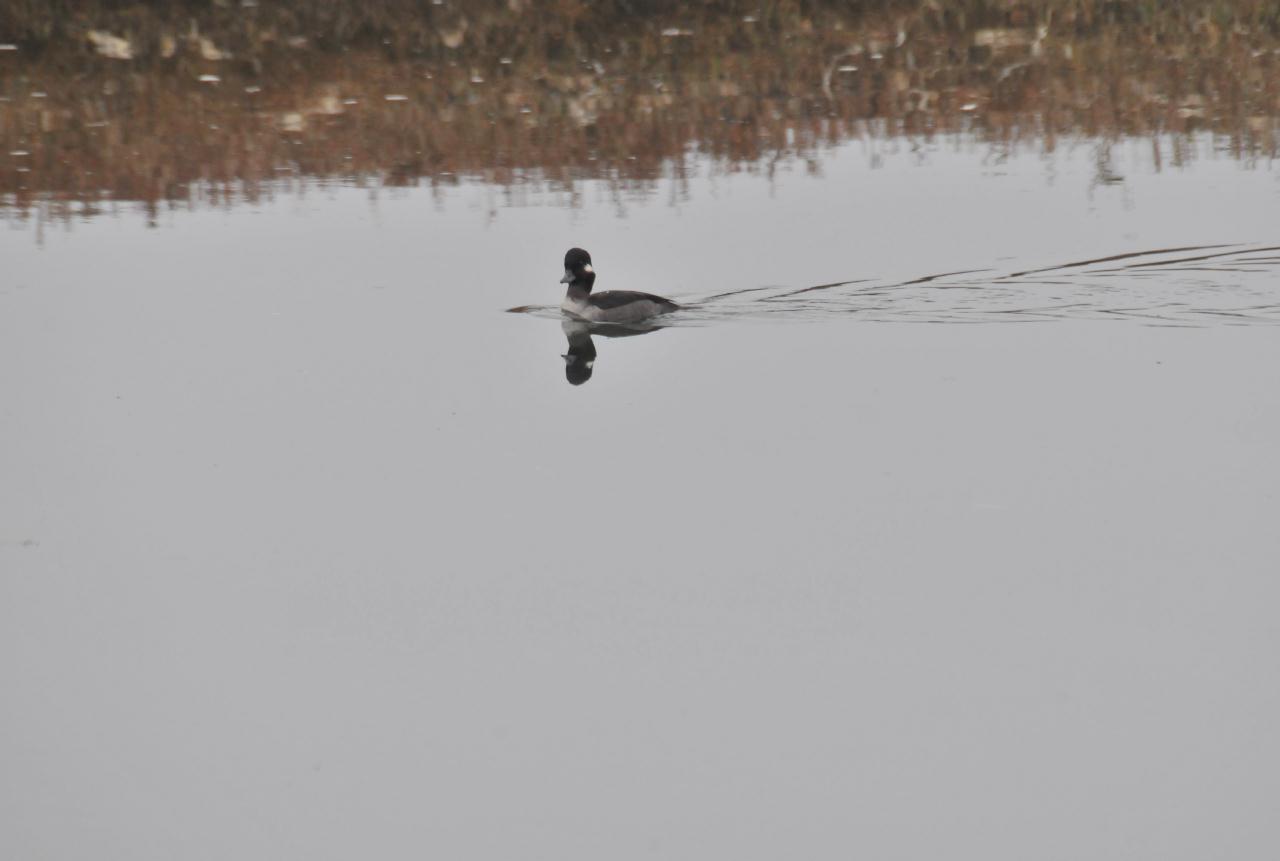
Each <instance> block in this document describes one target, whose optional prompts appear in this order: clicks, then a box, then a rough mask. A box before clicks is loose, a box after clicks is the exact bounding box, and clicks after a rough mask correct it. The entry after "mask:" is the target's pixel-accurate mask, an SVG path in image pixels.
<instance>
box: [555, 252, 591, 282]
mask: <svg viewBox="0 0 1280 861" xmlns="http://www.w3.org/2000/svg"><path fill="white" fill-rule="evenodd" d="M595 281H596V273H595V270H594V269H592V268H591V255H590V254H588V253H587V252H586V251H584V250H583V249H581V248H570V249H569V250H568V251H566V252H565V255H564V277H563V278H561V279H560V283H561V284H571V285H576V286H579V287H585V288H586V289H587V290H590V289H591V285H592V284H594V283H595Z"/></svg>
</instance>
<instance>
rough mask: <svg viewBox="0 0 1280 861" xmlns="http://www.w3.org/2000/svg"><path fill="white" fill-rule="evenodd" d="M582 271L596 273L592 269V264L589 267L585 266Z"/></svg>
mask: <svg viewBox="0 0 1280 861" xmlns="http://www.w3.org/2000/svg"><path fill="white" fill-rule="evenodd" d="M582 271H583V272H595V271H596V270H594V269H592V268H591V264H590V263H588V264H587V265H585V266H583V267H582Z"/></svg>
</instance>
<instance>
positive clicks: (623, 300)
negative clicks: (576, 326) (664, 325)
mask: <svg viewBox="0 0 1280 861" xmlns="http://www.w3.org/2000/svg"><path fill="white" fill-rule="evenodd" d="M560 283H561V284H568V285H569V289H568V290H567V291H566V292H565V294H564V301H563V302H561V303H560V310H561V311H563V312H564V313H566V314H568V315H569V316H570V317H574V318H576V319H578V320H585V321H587V322H588V323H637V322H640V321H642V320H648V319H650V318H652V317H657V316H658V315H660V314H670V313H671V312H672V311H678V310H679V309H680V306H679V305H677V304H676V303H675V302H672V301H671V300H670V299H666V298H664V297H662V296H655V295H653V294H652V293H640V292H638V291H635V290H606V291H605V292H603V293H596V294H592V292H591V288H592V287H594V286H595V283H596V272H595V269H594V268H592V265H591V255H590V254H588V253H587V252H586V251H584V250H583V249H581V248H570V249H569V250H568V251H567V252H565V255H564V277H563V278H561V279H560Z"/></svg>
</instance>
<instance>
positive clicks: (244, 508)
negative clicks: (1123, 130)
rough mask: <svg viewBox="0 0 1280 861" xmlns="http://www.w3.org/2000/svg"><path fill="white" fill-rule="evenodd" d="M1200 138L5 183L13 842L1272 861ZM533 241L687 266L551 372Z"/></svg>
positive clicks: (3, 669) (1275, 543)
mask: <svg viewBox="0 0 1280 861" xmlns="http://www.w3.org/2000/svg"><path fill="white" fill-rule="evenodd" d="M1196 145H1197V146H1198V147H1199V149H1200V153H1199V157H1198V158H1197V159H1196V160H1195V161H1194V162H1193V163H1191V164H1190V166H1187V167H1184V168H1180V169H1169V168H1168V166H1167V165H1166V166H1165V167H1164V169H1163V170H1158V169H1157V167H1156V165H1155V164H1154V162H1153V160H1152V157H1151V152H1152V142H1151V141H1150V140H1143V141H1141V142H1133V143H1128V142H1125V141H1121V142H1119V143H1116V144H1115V145H1114V146H1111V147H1109V148H1108V149H1106V150H1105V151H1103V150H1101V149H1100V148H1099V145H1098V144H1096V143H1092V142H1089V141H1078V142H1070V141H1060V142H1059V146H1058V148H1057V150H1056V152H1054V153H1052V154H1051V155H1047V156H1046V155H1043V154H1042V150H1041V148H1039V147H1027V148H1023V149H1017V150H1013V151H1002V150H1000V149H993V148H992V147H991V146H990V145H987V144H981V145H980V144H975V143H972V142H966V140H965V139H963V138H945V139H941V140H936V141H934V142H932V143H928V144H920V145H918V146H915V147H913V146H912V145H911V144H910V142H908V141H901V142H891V141H890V142H885V141H879V142H859V141H851V142H848V143H845V144H842V145H840V146H839V147H837V148H836V149H835V150H834V151H832V152H831V153H830V154H829V155H828V156H827V157H826V158H823V159H821V160H820V161H819V162H818V170H817V172H810V171H808V170H806V169H805V168H804V167H803V165H797V164H795V163H793V162H786V163H784V165H783V167H782V168H781V169H780V170H778V171H777V172H776V173H774V175H773V176H771V177H770V176H767V175H764V174H763V173H762V172H758V171H757V172H753V171H743V172H736V173H734V172H726V171H724V170H723V169H721V168H716V167H715V166H714V164H713V163H711V162H708V161H705V160H700V159H698V158H697V157H694V158H692V162H691V163H692V165H693V167H694V171H693V175H692V176H689V177H684V178H681V179H679V180H677V179H674V178H669V179H664V180H658V181H657V182H656V183H655V184H653V185H652V186H648V187H647V190H643V191H630V192H618V191H616V187H615V186H614V185H612V184H609V183H606V182H604V181H587V182H581V183H578V184H577V185H576V186H575V187H574V190H573V192H572V193H570V192H555V191H548V190H546V189H545V188H542V187H541V186H536V185H530V186H517V187H516V188H515V189H514V191H511V190H508V191H504V190H502V189H499V188H495V187H492V186H488V185H485V184H483V183H480V182H465V183H463V184H461V185H459V186H457V187H455V188H451V189H446V190H437V191H435V192H433V191H431V190H429V189H398V190H387V189H383V190H381V191H370V190H368V189H357V188H350V187H343V186H332V187H330V186H324V185H320V186H314V185H313V186H310V187H308V188H306V189H305V190H304V191H301V192H298V191H295V190H289V189H285V188H281V189H278V190H277V191H276V193H274V194H273V195H269V196H267V197H265V198H263V199H260V200H259V201H258V202H256V203H253V204H237V205H232V206H229V207H228V208H226V209H211V208H201V207H197V208H195V209H193V210H186V209H181V210H176V211H162V212H161V213H160V215H159V216H158V219H157V222H158V223H157V226H155V227H153V228H149V227H148V226H147V217H146V216H145V214H143V213H141V212H138V211H135V210H133V209H131V208H130V207H129V206H128V205H122V207H121V209H120V210H119V211H118V212H117V213H115V215H114V217H99V218H95V219H92V220H72V221H70V222H67V223H63V222H57V221H54V222H46V223H43V224H37V223H35V222H31V221H17V222H11V223H10V225H9V226H8V227H7V228H6V229H4V231H3V232H2V233H0V248H2V253H3V259H4V261H5V276H4V279H3V281H2V282H0V359H2V360H0V390H2V391H3V392H4V393H5V394H4V397H3V399H2V400H0V431H2V432H3V437H4V439H5V440H6V441H7V445H5V446H3V448H0V474H3V475H4V477H5V478H4V482H3V484H4V489H3V491H0V568H2V570H3V574H2V576H0V590H2V599H0V680H2V683H3V687H4V690H5V696H4V706H3V708H0V773H3V775H4V777H3V778H0V821H3V824H4V827H3V828H0V848H2V849H3V852H2V853H0V854H3V855H4V856H5V857H14V858H18V857H31V858H35V857H44V858H59V859H61V858H85V857H93V858H101V859H108V858H119V859H162V858H163V859H171V858H185V859H198V858H208V859H221V858H301V857H306V858H312V859H320V858H333V859H340V858H341V859H345V858H352V857H383V858H390V857H448V858H498V857H508V858H511V857H529V858H561V859H563V858H582V859H598V858H640V857H654V858H736V859H746V858H760V859H766V858H780V857H802V858H827V857H831V858H834V857H850V856H859V857H869V858H904V859H907V858H983V859H1025V858H1091V859H1104V858H1115V859H1135V858H1144V859H1146V858H1150V859H1157V858H1158V859H1175V858H1176V859H1202V858H1207V857H1222V858H1259V857H1263V856H1264V855H1265V854H1266V853H1267V851H1269V847H1274V846H1275V845H1276V843H1277V840H1280V827H1278V826H1277V823H1278V822H1280V809H1278V805H1277V801H1276V800H1277V799H1280V776H1278V775H1280V742H1278V741H1277V736H1276V734H1275V732H1274V731H1273V730H1270V729H1267V728H1268V727H1273V726H1275V725H1276V724H1277V722H1280V684H1277V682H1280V665H1277V661H1276V655H1277V654H1278V653H1280V652H1278V650H1277V647H1280V629H1278V628H1277V626H1276V622H1275V612H1274V608H1275V606H1276V603H1277V600H1280V583H1278V582H1277V580H1276V572H1277V571H1278V570H1280V529H1277V528H1276V524H1277V523H1278V522H1280V456H1278V455H1277V451H1276V440H1277V439H1280V337H1278V335H1280V331H1278V330H1277V328H1276V324H1277V323H1280V288H1278V287H1277V284H1278V283H1280V281H1278V280H1277V276H1278V275H1280V251H1277V250H1276V248H1275V246H1277V245H1280V233H1278V232H1277V231H1276V228H1275V224H1276V220H1275V213H1276V211H1277V207H1278V205H1280V180H1278V179H1277V174H1276V173H1275V172H1274V171H1273V170H1272V169H1271V168H1270V166H1269V165H1268V164H1266V163H1265V162H1264V163H1261V164H1257V163H1255V164H1244V163H1242V162H1240V161H1237V160H1234V159H1230V158H1227V157H1225V156H1223V157H1219V156H1216V155H1215V152H1214V141H1213V139H1212V138H1208V137H1204V138H1199V139H1197V140H1196ZM570 245H581V246H584V247H586V248H588V249H590V250H591V252H592V254H593V256H594V258H595V261H596V268H597V270H598V272H599V278H600V280H599V285H600V287H601V288H605V287H608V288H620V289H640V290H650V291H654V292H661V293H665V294H668V295H672V296H674V297H675V298H677V299H680V300H683V301H686V302H688V303H690V304H691V305H693V306H694V307H693V308H692V309H691V310H690V311H688V312H685V313H683V314H681V315H678V316H677V317H676V318H674V319H673V320H672V321H671V322H672V323H673V325H672V326H670V327H668V328H665V329H662V330H659V331H656V332H652V333H647V334H643V335H640V336H636V337H625V338H613V337H604V336H601V335H596V336H595V337H594V339H593V343H592V345H591V349H594V350H595V352H596V355H595V358H594V362H593V364H592V374H591V377H590V379H589V380H588V381H587V382H586V383H585V384H582V385H579V386H571V385H569V384H568V383H567V382H566V375H565V359H564V358H562V356H563V355H564V354H565V353H566V352H570V351H571V349H570V348H571V344H570V341H569V340H568V339H567V338H566V333H565V332H564V331H562V327H561V325H560V323H559V321H558V320H557V319H556V318H555V315H554V314H552V313H548V312H547V311H546V310H545V306H554V305H555V304H556V303H557V302H558V300H559V296H560V289H561V288H560V287H559V285H557V283H556V281H557V279H558V278H559V276H560V274H561V265H560V263H561V257H562V255H563V252H564V250H565V248H567V247H569V246H570ZM1202 246H1212V247H1209V248H1203V247H1202ZM1189 248H1196V249H1198V250H1178V249H1189ZM1122 255H1126V256H1122ZM1099 258H1115V259H1111V260H1105V261H1102V262H1090V263H1086V264H1084V265H1074V266H1069V265H1067V264H1077V263H1082V262H1084V261H1096V260H1098V259H1099ZM934 276H941V277H934ZM922 279H929V280H922ZM910 282H915V283H910ZM826 285H835V286H826ZM816 287H821V288H822V289H806V288H816ZM742 291H750V292H742ZM798 291H804V292H798ZM726 294H727V295H726ZM712 297H716V298H712ZM513 306H535V307H534V308H533V309H532V310H533V313H529V314H512V313H506V309H508V308H511V307H513ZM584 349H586V348H585V347H584V346H583V343H582V338H581V337H579V338H578V344H577V350H578V351H579V354H580V355H581V351H582V350H584Z"/></svg>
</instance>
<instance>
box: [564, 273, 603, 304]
mask: <svg viewBox="0 0 1280 861" xmlns="http://www.w3.org/2000/svg"><path fill="white" fill-rule="evenodd" d="M595 283H596V276H595V275H594V274H591V275H588V276H587V277H585V278H575V279H574V280H572V281H570V282H569V292H568V293H567V294H566V297H567V298H568V299H570V300H571V301H574V302H585V301H587V297H588V296H590V295H591V288H592V287H594V286H595Z"/></svg>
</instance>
